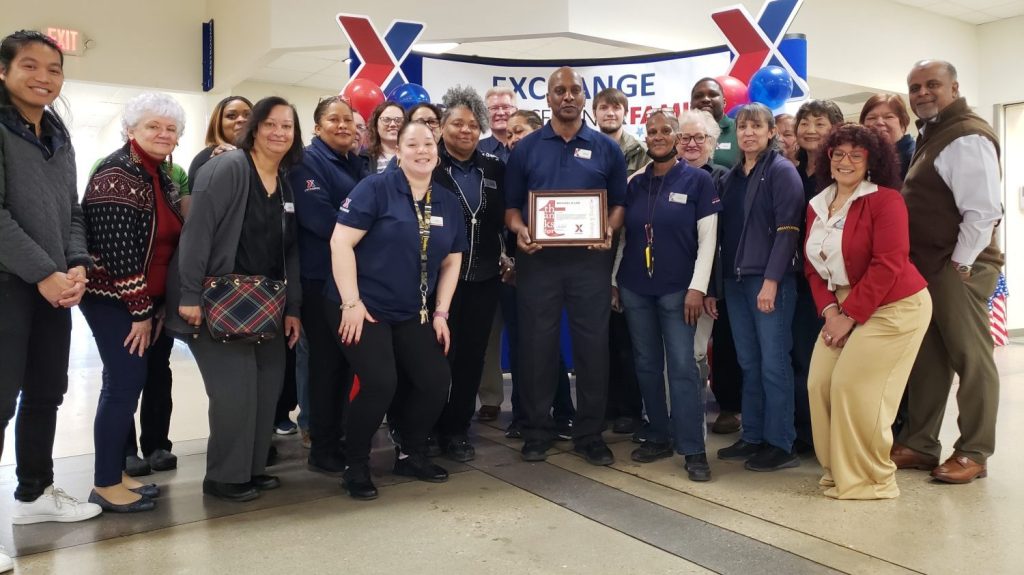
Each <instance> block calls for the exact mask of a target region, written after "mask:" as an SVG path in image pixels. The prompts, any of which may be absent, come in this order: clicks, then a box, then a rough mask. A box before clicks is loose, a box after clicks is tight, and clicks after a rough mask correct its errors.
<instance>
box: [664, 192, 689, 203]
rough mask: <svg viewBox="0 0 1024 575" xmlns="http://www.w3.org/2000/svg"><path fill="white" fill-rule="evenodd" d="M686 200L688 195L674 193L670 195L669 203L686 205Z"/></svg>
mask: <svg viewBox="0 0 1024 575" xmlns="http://www.w3.org/2000/svg"><path fill="white" fill-rule="evenodd" d="M686 199H687V198H686V194H677V193H676V192H672V193H671V194H669V195H668V201H670V202H673V203H676V204H685V203H686Z"/></svg>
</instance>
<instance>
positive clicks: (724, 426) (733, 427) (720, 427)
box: [711, 411, 741, 434]
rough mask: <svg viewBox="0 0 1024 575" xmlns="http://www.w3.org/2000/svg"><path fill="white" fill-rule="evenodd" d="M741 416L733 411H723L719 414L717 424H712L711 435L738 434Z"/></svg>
mask: <svg viewBox="0 0 1024 575" xmlns="http://www.w3.org/2000/svg"><path fill="white" fill-rule="evenodd" d="M740 425H741V424H740V418H739V414H737V413H733V412H731V411H723V412H721V413H719V414H718V417H717V418H716V419H715V422H714V423H712V424H711V433H720V434H726V433H736V432H737V431H739V430H740Z"/></svg>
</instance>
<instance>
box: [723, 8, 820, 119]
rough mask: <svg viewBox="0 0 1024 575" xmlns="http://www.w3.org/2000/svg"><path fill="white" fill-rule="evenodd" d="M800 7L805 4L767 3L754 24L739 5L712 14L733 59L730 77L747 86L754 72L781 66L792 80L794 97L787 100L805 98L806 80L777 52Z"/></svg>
mask: <svg viewBox="0 0 1024 575" xmlns="http://www.w3.org/2000/svg"><path fill="white" fill-rule="evenodd" d="M803 3H804V0H768V1H767V2H765V3H764V4H763V5H762V6H761V11H760V12H758V14H757V23H756V24H755V23H754V22H755V21H754V19H753V18H752V17H751V16H750V12H748V11H747V9H746V8H745V7H743V6H742V5H740V6H733V7H731V8H725V9H723V10H719V11H718V12H715V13H713V14H712V15H711V19H712V20H714V21H715V24H718V27H719V29H721V30H722V33H723V34H725V38H726V42H727V43H728V44H729V49H731V50H732V52H733V54H735V55H736V58H735V59H734V60H733V61H732V67H731V68H730V69H729V75H730V76H732V77H734V78H736V79H738V80H740V81H741V82H743V83H745V84H746V83H749V82H750V77H751V76H753V75H754V72H757V71H758V70H760V69H761V68H763V67H764V66H769V65H773V66H781V67H782V68H784V69H785V70H786V71H787V72H789V75H790V77H791V78H793V96H792V97H791V98H790V99H791V100H799V99H803V98H805V97H806V96H807V94H808V92H809V90H808V87H807V80H806V78H802V77H800V75H799V74H797V73H796V71H795V70H794V69H793V66H792V65H791V64H790V63H789V61H788V60H787V59H786V57H785V56H784V55H783V54H782V52H781V51H780V50H779V45H780V44H781V43H782V40H783V38H784V37H785V35H786V32H787V31H788V30H789V26H790V24H792V23H793V19H794V18H796V13H797V12H798V11H800V6H801V5H803Z"/></svg>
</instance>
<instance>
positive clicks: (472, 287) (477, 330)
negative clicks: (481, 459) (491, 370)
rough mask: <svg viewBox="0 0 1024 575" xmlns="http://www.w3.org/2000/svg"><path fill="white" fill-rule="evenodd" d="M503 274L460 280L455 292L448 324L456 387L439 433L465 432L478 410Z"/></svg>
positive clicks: (453, 381)
mask: <svg viewBox="0 0 1024 575" xmlns="http://www.w3.org/2000/svg"><path fill="white" fill-rule="evenodd" d="M500 284H501V279H500V278H499V277H497V276H496V277H494V278H491V279H489V280H484V281H481V282H467V281H459V284H458V286H457V287H456V288H455V295H454V296H452V304H451V308H450V309H449V320H448V326H449V328H450V329H451V333H452V346H451V349H449V350H448V364H449V365H450V366H451V370H452V387H451V391H450V392H449V394H448V403H446V404H445V406H444V411H443V412H442V413H441V418H440V419H439V420H438V421H437V431H438V435H440V436H441V437H451V436H454V435H463V434H465V433H466V430H467V429H469V422H470V420H471V419H472V418H473V412H474V411H475V410H476V395H477V392H479V391H480V377H481V375H482V374H483V371H484V355H485V354H486V353H487V343H488V341H490V337H491V327H492V326H493V325H494V312H495V310H497V308H498V287H499V285H500Z"/></svg>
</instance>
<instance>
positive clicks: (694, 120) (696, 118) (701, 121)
mask: <svg viewBox="0 0 1024 575" xmlns="http://www.w3.org/2000/svg"><path fill="white" fill-rule="evenodd" d="M684 124H697V125H698V126H704V133H705V134H707V136H708V137H711V138H714V140H715V141H716V142H717V141H718V137H719V136H721V135H722V127H721V126H719V125H718V122H716V121H715V117H714V116H712V115H711V113H710V112H708V111H707V110H693V109H690V110H684V111H683V112H681V113H680V114H679V125H680V126H682V125H684Z"/></svg>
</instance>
